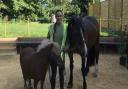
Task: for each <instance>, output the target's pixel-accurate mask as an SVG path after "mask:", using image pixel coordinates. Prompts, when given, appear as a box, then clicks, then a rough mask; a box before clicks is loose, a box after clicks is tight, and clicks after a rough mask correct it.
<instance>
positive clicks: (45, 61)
mask: <svg viewBox="0 0 128 89" xmlns="http://www.w3.org/2000/svg"><path fill="white" fill-rule="evenodd" d="M50 63H56V64H57V65H58V66H59V68H62V67H63V66H64V65H63V61H62V59H61V56H60V47H59V45H58V44H57V43H55V42H50V41H49V40H47V39H44V40H43V41H42V43H41V44H40V45H39V46H38V48H37V51H35V50H34V49H33V48H32V47H26V48H23V49H22V51H21V53H20V64H21V69H22V73H23V78H24V87H25V89H32V84H31V79H33V80H34V89H37V85H38V82H39V81H41V89H43V83H44V80H45V76H46V72H47V69H48V67H49V64H50ZM62 72H63V71H62ZM62 77H63V76H62ZM62 81H64V80H62ZM27 82H28V84H27ZM51 85H52V84H51ZM51 88H52V89H54V87H53V86H51ZM61 89H63V88H61Z"/></svg>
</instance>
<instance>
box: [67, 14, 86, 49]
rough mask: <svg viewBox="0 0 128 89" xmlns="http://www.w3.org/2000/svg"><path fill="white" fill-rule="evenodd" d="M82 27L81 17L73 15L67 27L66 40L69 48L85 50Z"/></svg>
mask: <svg viewBox="0 0 128 89" xmlns="http://www.w3.org/2000/svg"><path fill="white" fill-rule="evenodd" d="M84 35H85V34H84V28H83V25H82V19H81V18H80V17H78V16H76V15H73V16H72V17H71V18H70V20H69V23H68V27H67V41H68V43H69V44H70V47H71V48H75V49H76V50H81V49H82V50H83V48H84V47H85V52H86V50H87V47H86V43H85V38H84V37H85V36H84Z"/></svg>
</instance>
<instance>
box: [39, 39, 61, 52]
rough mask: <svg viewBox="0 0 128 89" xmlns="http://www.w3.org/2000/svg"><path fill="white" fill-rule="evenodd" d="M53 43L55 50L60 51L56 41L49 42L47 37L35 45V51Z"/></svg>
mask: <svg viewBox="0 0 128 89" xmlns="http://www.w3.org/2000/svg"><path fill="white" fill-rule="evenodd" d="M51 44H53V47H54V48H55V51H56V52H57V53H58V51H60V46H59V44H58V43H56V42H51V41H50V40H48V39H44V40H43V41H42V42H41V44H40V45H39V46H38V47H37V52H39V51H40V50H42V49H45V48H46V47H47V46H48V45H51Z"/></svg>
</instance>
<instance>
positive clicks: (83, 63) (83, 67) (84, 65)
mask: <svg viewBox="0 0 128 89" xmlns="http://www.w3.org/2000/svg"><path fill="white" fill-rule="evenodd" d="M81 57H82V68H81V71H82V75H83V89H87V83H86V78H85V77H86V76H87V73H88V71H89V66H88V65H87V61H86V60H85V56H82V55H81Z"/></svg>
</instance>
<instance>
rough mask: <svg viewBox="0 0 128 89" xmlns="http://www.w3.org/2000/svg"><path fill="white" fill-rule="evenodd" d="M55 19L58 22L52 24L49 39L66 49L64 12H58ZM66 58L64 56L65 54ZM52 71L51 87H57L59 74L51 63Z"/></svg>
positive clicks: (60, 72) (62, 84) (61, 77)
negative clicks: (57, 74)
mask: <svg viewBox="0 0 128 89" xmlns="http://www.w3.org/2000/svg"><path fill="white" fill-rule="evenodd" d="M55 17H56V22H55V23H52V24H51V25H50V27H49V32H48V36H47V38H48V39H50V40H51V41H54V42H57V43H58V44H59V45H60V47H61V50H63V49H64V46H65V42H66V36H67V34H66V33H67V32H66V30H64V24H63V21H62V19H63V12H62V11H61V10H57V11H56V12H55ZM63 56H64V54H63ZM51 66H52V67H51V68H52V69H51V70H52V76H51V78H50V81H51V82H52V83H51V84H53V85H51V86H54V87H55V79H54V78H55V77H56V73H57V65H56V64H54V63H51ZM63 70H64V68H63V69H60V68H59V77H60V87H61V89H63V88H64V75H63Z"/></svg>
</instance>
